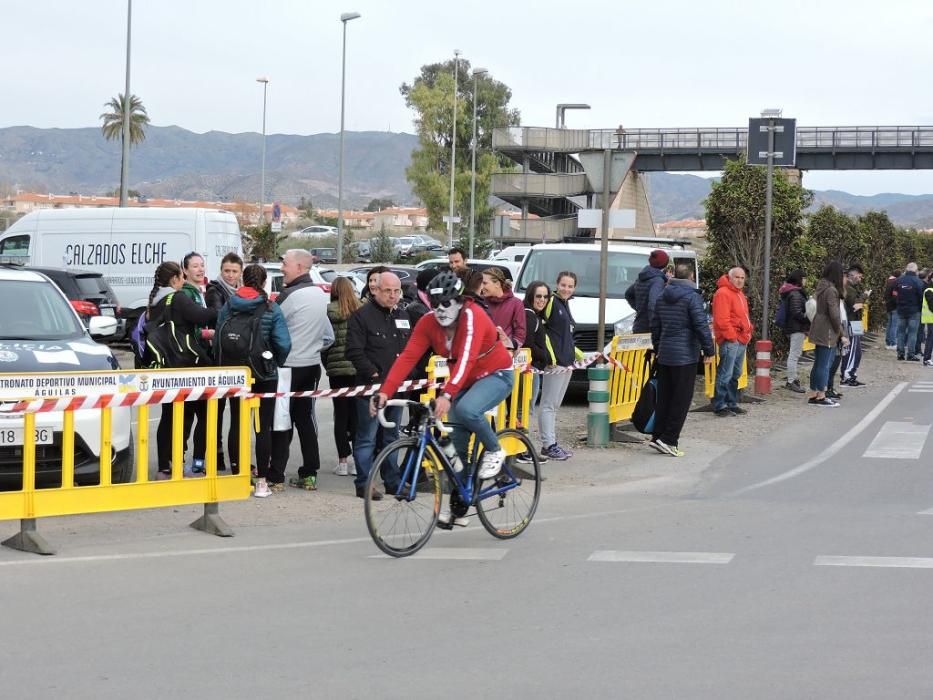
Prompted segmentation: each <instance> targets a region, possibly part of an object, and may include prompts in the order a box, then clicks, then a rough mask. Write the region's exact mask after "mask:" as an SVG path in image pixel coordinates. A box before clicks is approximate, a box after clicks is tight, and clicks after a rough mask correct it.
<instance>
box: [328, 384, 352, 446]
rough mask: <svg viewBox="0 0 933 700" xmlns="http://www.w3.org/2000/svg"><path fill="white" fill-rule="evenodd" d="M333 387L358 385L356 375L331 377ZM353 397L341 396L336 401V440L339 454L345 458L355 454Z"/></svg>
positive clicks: (334, 400)
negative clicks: (353, 443) (352, 444)
mask: <svg viewBox="0 0 933 700" xmlns="http://www.w3.org/2000/svg"><path fill="white" fill-rule="evenodd" d="M329 381H330V388H331V389H342V388H343V387H350V386H356V376H354V375H350V376H349V377H347V376H335V377H329ZM354 400H355V399H353V398H347V397H340V398H335V399H333V402H334V442H335V443H337V456H338V457H339V458H340V459H341V460H344V459H346V458H347V457H349V456H350V455H351V454H353V448H352V447H351V446H350V443H351V442H352V441H353V436H354V435H356V407H355V405H354V403H353V402H354Z"/></svg>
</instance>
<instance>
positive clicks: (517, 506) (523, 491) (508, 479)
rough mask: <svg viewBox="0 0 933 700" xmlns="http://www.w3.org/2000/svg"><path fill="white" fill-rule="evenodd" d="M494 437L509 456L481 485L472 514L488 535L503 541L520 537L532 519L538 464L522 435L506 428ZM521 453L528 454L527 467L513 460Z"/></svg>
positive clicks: (538, 482) (537, 491) (538, 483)
mask: <svg viewBox="0 0 933 700" xmlns="http://www.w3.org/2000/svg"><path fill="white" fill-rule="evenodd" d="M496 436H497V437H498V438H499V442H500V443H501V444H502V447H503V449H505V450H507V451H508V452H509V453H510V456H509V457H508V458H507V459H506V461H505V464H503V465H502V470H501V471H500V472H499V473H498V474H497V475H496V476H495V477H493V478H492V479H487V480H486V481H484V482H483V483H482V485H481V486H482V488H481V490H480V493H479V498H478V499H477V501H476V514H477V515H478V516H479V519H480V522H481V523H483V527H485V528H486V531H487V532H488V533H489V534H490V535H492V536H493V537H498V538H499V539H503V540H507V539H510V538H512V537H517V536H518V535H520V534H521V533H522V532H523V531H524V530H525V528H526V527H528V524H529V523H530V522H531V519H532V518H533V517H534V514H535V511H536V510H537V508H538V500H539V499H540V497H541V464H540V462H539V461H538V455H537V452H536V451H535V448H534V446H533V445H532V444H531V441H530V440H529V439H528V436H527V435H525V433H523V432H521V431H520V430H512V429H509V430H500V431H499V432H498V433H496ZM522 452H525V453H526V454H529V455H531V462H530V463H529V464H522V463H519V462H518V461H516V457H517V456H518V455H519V454H521V453H522Z"/></svg>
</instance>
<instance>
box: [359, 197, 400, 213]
mask: <svg viewBox="0 0 933 700" xmlns="http://www.w3.org/2000/svg"><path fill="white" fill-rule="evenodd" d="M394 206H396V204H395V202H393V201H392V200H391V199H388V198H386V199H380V198H378V197H377V198H376V199H371V200H369V204H367V205H366V206H365V207H364V208H363V211H381V210H383V209H389V208H391V207H394Z"/></svg>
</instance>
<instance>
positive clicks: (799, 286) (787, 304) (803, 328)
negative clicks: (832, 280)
mask: <svg viewBox="0 0 933 700" xmlns="http://www.w3.org/2000/svg"><path fill="white" fill-rule="evenodd" d="M805 283H806V280H805V279H804V276H803V272H801V271H800V270H794V271H793V272H791V273H788V275H787V277H786V278H784V284H782V285H781V289H780V290H779V291H778V295H779V296H780V297H781V302H780V303H781V304H783V305H784V325H783V326H782V328H781V330H783V331H784V334H785V335H786V336H787V337H788V339H789V340H790V350H788V351H787V383H786V384H785V385H784V386H786V387H787V388H788V389H790V390H791V391H793V392H794V393H797V394H803V393H806V389H804V388H803V387H802V386H800V380H799V379H798V378H797V363H798V361H799V360H800V356H801V355H802V354H803V341H804V340H806V337H807V333H809V332H810V319H808V318H807V295H806V293H805V292H804V291H803V287H804V284H805Z"/></svg>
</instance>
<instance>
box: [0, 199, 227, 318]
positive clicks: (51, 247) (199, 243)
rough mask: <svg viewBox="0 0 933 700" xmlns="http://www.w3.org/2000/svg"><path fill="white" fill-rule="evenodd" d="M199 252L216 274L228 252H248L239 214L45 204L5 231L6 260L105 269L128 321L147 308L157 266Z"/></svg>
mask: <svg viewBox="0 0 933 700" xmlns="http://www.w3.org/2000/svg"><path fill="white" fill-rule="evenodd" d="M192 251H197V252H198V253H201V255H203V256H204V262H205V265H206V269H207V274H208V276H209V277H212V276H215V275H219V273H220V261H221V259H222V258H223V257H224V255H226V254H227V253H231V252H233V253H237V254H239V255H242V253H243V248H242V243H241V239H240V227H239V225H238V224H237V220H236V217H235V216H234V215H233V214H232V213H230V212H228V211H223V210H220V209H181V208H179V209H169V208H160V207H151V208H149V207H127V208H123V209H121V208H118V207H101V208H99V209H43V210H41V211H36V212H32V213H31V214H27V215H26V216H24V217H23V218H22V219H20V220H19V221H17V222H16V223H14V224H13V225H12V226H10V228H8V229H7V230H6V231H5V232H4V233H3V234H2V235H0V256H3V257H4V258H8V257H13V256H21V257H23V258H27V259H28V260H24V262H28V263H29V264H30V265H33V266H42V265H45V266H51V267H74V268H81V269H82V270H94V271H95V272H100V273H102V274H103V275H104V279H105V280H106V281H107V282H108V283H109V284H110V286H111V287H112V288H113V290H114V292H115V293H116V295H117V299H118V300H119V301H120V305H121V306H122V307H123V309H124V315H125V316H127V317H129V318H135V317H136V316H138V314H139V312H140V311H141V310H142V309H143V308H145V306H146V304H147V302H148V300H149V293H150V292H151V291H152V279H153V273H154V272H155V269H156V267H158V265H159V264H160V263H162V262H164V261H166V260H174V261H175V262H177V263H179V264H181V260H182V258H183V257H184V256H185V255H187V254H188V253H190V252H192Z"/></svg>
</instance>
